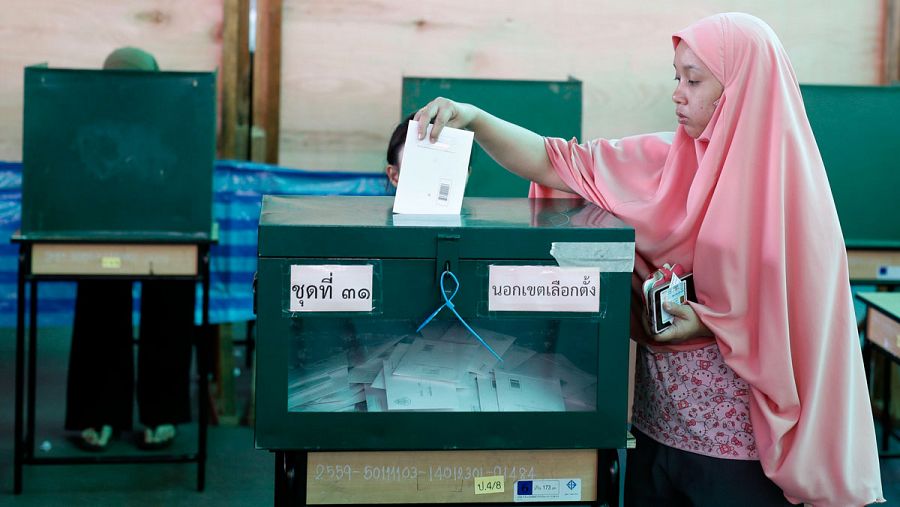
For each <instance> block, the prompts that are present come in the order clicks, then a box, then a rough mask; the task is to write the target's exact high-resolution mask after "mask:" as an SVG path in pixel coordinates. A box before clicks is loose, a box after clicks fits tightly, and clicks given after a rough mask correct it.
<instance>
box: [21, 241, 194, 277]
mask: <svg viewBox="0 0 900 507" xmlns="http://www.w3.org/2000/svg"><path fill="white" fill-rule="evenodd" d="M31 272H32V274H35V275H170V276H194V275H196V274H197V245H115V244H95V243H40V244H35V245H34V246H33V247H32V249H31Z"/></svg>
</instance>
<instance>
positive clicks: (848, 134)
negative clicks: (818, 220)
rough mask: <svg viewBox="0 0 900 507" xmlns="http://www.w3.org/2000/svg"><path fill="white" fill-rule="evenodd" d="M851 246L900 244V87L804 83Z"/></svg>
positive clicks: (820, 149) (846, 235) (813, 121)
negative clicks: (899, 142)
mask: <svg viewBox="0 0 900 507" xmlns="http://www.w3.org/2000/svg"><path fill="white" fill-rule="evenodd" d="M800 90H801V91H802V93H803V102H804V103H805V104H806V112H807V115H808V116H809V123H810V125H811V126H812V129H813V133H814V134H815V136H816V142H817V143H818V145H819V151H820V152H821V153H822V159H823V160H824V162H825V171H826V173H827V174H828V181H829V183H830V184H831V193H832V194H833V195H834V202H835V205H836V206H837V212H838V216H839V217H840V220H841V228H842V229H843V231H844V240H845V242H846V243H847V247H848V248H900V205H898V203H900V144H898V141H900V87H891V86H827V85H801V86H800Z"/></svg>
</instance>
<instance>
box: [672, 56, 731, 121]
mask: <svg viewBox="0 0 900 507" xmlns="http://www.w3.org/2000/svg"><path fill="white" fill-rule="evenodd" d="M674 65H675V81H677V82H678V85H677V86H675V93H673V94H672V101H673V102H675V115H676V116H677V117H678V123H680V124H681V125H682V126H684V131H685V132H687V135H689V136H691V137H693V138H694V139H696V138H698V137H699V136H700V134H702V133H703V131H704V130H705V129H706V125H707V124H709V119H710V118H712V115H713V112H714V111H715V110H716V106H717V105H718V101H719V97H721V96H722V91H723V90H724V88H723V87H722V83H720V82H719V80H718V79H716V78H715V76H713V74H712V72H710V70H709V69H708V68H707V67H706V65H704V64H703V62H702V61H700V58H698V57H697V55H696V54H695V53H694V52H693V51H691V48H689V47H688V45H687V44H685V43H684V42H683V41H682V42H681V43H680V44H678V47H676V48H675V63H674Z"/></svg>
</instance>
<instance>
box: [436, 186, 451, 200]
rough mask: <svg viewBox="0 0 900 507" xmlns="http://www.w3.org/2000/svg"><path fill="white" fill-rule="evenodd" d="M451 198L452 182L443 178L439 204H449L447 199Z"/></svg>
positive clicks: (439, 192)
mask: <svg viewBox="0 0 900 507" xmlns="http://www.w3.org/2000/svg"><path fill="white" fill-rule="evenodd" d="M449 199H450V182H449V181H447V180H441V182H440V187H439V188H438V204H447V201H448V200H449Z"/></svg>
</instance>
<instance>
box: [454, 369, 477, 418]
mask: <svg viewBox="0 0 900 507" xmlns="http://www.w3.org/2000/svg"><path fill="white" fill-rule="evenodd" d="M456 397H457V398H458V399H459V411H460V412H481V402H480V401H478V379H477V377H475V375H474V374H471V373H470V374H468V375H466V377H465V378H464V379H463V380H462V381H461V382H460V383H459V384H457V386H456Z"/></svg>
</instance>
